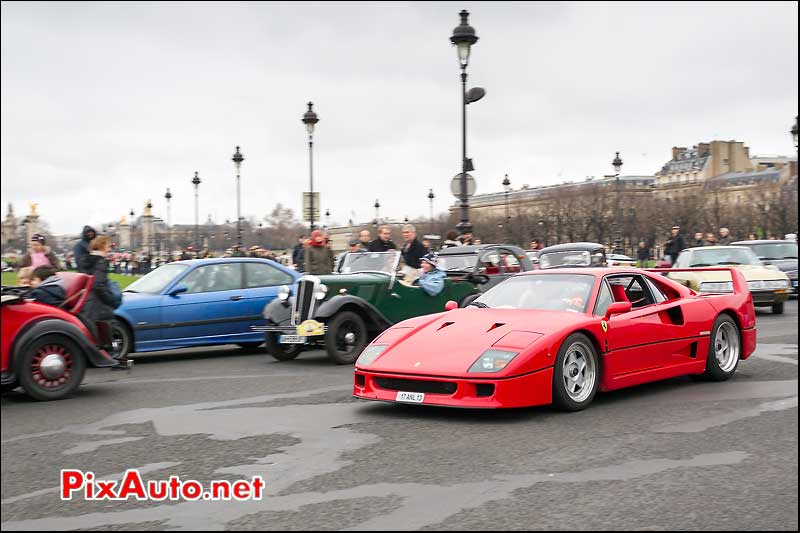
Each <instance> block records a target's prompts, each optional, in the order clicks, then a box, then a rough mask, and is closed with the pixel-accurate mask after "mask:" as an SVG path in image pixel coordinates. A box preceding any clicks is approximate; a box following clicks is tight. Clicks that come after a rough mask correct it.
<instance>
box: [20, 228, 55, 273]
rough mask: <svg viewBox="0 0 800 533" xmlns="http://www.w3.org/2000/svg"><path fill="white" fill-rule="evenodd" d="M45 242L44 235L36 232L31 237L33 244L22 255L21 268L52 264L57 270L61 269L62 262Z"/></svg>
mask: <svg viewBox="0 0 800 533" xmlns="http://www.w3.org/2000/svg"><path fill="white" fill-rule="evenodd" d="M45 244H46V240H45V238H44V235H40V234H39V233H36V234H34V235H33V237H31V245H30V248H29V249H28V252H27V253H26V254H25V255H23V256H22V260H20V262H19V265H18V266H19V268H24V267H33V268H37V267H40V266H51V267H53V268H55V269H56V270H61V263H60V262H59V261H58V258H57V257H56V255H55V254H54V253H53V251H52V250H50V248H48V247H47V246H45Z"/></svg>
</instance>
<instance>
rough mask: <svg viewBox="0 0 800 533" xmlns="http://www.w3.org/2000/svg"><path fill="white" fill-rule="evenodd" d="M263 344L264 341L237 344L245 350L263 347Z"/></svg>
mask: <svg viewBox="0 0 800 533" xmlns="http://www.w3.org/2000/svg"><path fill="white" fill-rule="evenodd" d="M263 344H264V343H263V342H237V343H236V346H238V347H239V348H243V349H245V350H255V349H256V348H261V346H262V345H263Z"/></svg>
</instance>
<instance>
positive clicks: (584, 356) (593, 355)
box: [553, 333, 600, 411]
mask: <svg viewBox="0 0 800 533" xmlns="http://www.w3.org/2000/svg"><path fill="white" fill-rule="evenodd" d="M573 353H575V354H577V353H580V357H577V356H576V362H577V363H578V364H579V363H580V361H581V360H584V361H583V362H585V363H586V364H585V367H584V368H583V369H580V370H578V366H576V367H575V369H574V370H575V371H576V374H575V376H577V375H579V374H580V375H583V376H584V379H585V378H586V377H588V375H589V372H591V374H592V375H591V383H586V382H585V381H584V385H583V386H584V387H587V388H586V389H582V388H578V389H576V391H575V392H574V393H573V396H578V397H577V398H575V397H572V396H570V393H569V392H567V387H568V384H567V383H568V382H567V381H566V380H565V378H564V363H565V361H566V360H567V357H568V355H571V354H573ZM568 366H572V365H571V364H570V365H568ZM575 384H576V386H578V384H577V382H575ZM599 387H600V359H599V358H598V357H597V350H595V348H594V344H593V343H592V341H591V340H589V337H587V336H586V335H584V334H583V333H573V334H572V335H570V336H569V337H567V338H566V340H564V342H563V343H562V344H561V347H560V348H559V349H558V356H557V357H556V362H555V366H554V367H553V405H555V406H556V407H557V408H558V409H561V410H563V411H580V410H581V409H586V408H587V407H588V406H589V404H590V403H592V400H594V397H595V395H596V394H597V389H598V388H599Z"/></svg>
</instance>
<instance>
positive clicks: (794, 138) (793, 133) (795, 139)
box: [791, 117, 797, 150]
mask: <svg viewBox="0 0 800 533" xmlns="http://www.w3.org/2000/svg"><path fill="white" fill-rule="evenodd" d="M791 133H792V139H793V140H794V149H795V150H797V117H794V126H792V129H791Z"/></svg>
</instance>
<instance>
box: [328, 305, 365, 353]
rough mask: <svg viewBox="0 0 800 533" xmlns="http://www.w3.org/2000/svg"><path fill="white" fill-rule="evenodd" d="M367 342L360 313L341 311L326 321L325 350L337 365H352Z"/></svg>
mask: <svg viewBox="0 0 800 533" xmlns="http://www.w3.org/2000/svg"><path fill="white" fill-rule="evenodd" d="M368 342H369V338H368V331H367V325H366V324H365V323H364V319H363V318H361V316H360V315H358V314H356V313H354V312H352V311H343V312H341V313H339V314H337V315H335V316H334V317H333V319H331V320H329V321H328V331H327V332H325V350H326V351H327V352H328V357H330V358H331V359H332V360H333V361H334V362H335V363H336V364H337V365H352V364H353V363H355V362H356V359H358V356H359V355H361V352H362V351H364V348H366V346H367V343H368Z"/></svg>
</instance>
